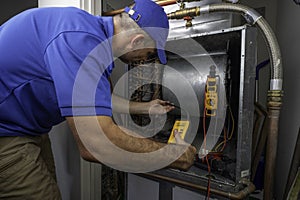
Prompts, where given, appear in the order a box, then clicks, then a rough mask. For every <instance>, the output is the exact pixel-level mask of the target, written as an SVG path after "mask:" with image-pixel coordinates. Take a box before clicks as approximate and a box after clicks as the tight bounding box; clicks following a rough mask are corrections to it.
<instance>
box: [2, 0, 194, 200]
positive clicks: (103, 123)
mask: <svg viewBox="0 0 300 200" xmlns="http://www.w3.org/2000/svg"><path fill="white" fill-rule="evenodd" d="M151 27H154V28H160V29H162V31H157V30H156V31H155V30H154V31H153V30H151ZM167 30H168V20H167V17H166V14H165V13H164V11H163V9H162V8H161V7H160V6H158V5H157V4H155V3H154V2H152V1H150V0H136V2H135V5H134V7H133V8H125V12H124V13H122V14H120V15H117V16H114V17H99V16H92V15H90V14H88V13H86V12H85V11H82V10H79V9H77V8H35V9H30V10H27V11H24V12H22V13H21V14H19V15H17V16H15V17H13V18H12V19H10V20H9V21H7V22H6V23H5V24H3V25H2V26H1V27H0V72H1V73H0V199H1V198H6V199H60V193H59V190H58V188H57V185H56V181H55V175H54V168H53V166H54V165H53V163H52V161H51V160H52V158H51V155H49V154H46V153H45V151H44V147H45V146H48V147H49V146H50V144H49V141H47V140H45V136H47V133H48V132H49V131H50V130H51V128H52V127H53V126H54V125H56V124H59V123H61V122H62V121H64V120H67V122H68V124H69V126H70V128H71V130H72V132H73V134H74V137H75V139H76V141H77V143H78V147H79V151H80V155H81V156H82V157H83V158H84V159H86V160H88V161H92V162H99V163H104V164H107V165H110V166H112V167H117V168H118V169H120V168H119V167H124V169H128V170H129V171H130V169H131V168H132V167H131V163H132V162H134V163H136V164H135V166H146V165H147V164H151V160H150V161H149V159H147V158H145V160H144V159H143V157H142V158H140V157H139V154H143V153H151V152H154V151H158V150H160V149H161V148H164V147H165V146H166V144H162V143H158V142H154V141H152V140H150V139H147V138H141V137H135V136H133V135H132V134H135V133H133V132H131V131H129V130H126V129H121V128H120V127H119V126H117V125H116V124H115V123H114V122H113V120H112V106H111V90H110V84H109V75H110V73H111V71H112V69H113V67H114V65H113V60H114V58H115V57H119V58H120V59H121V60H122V61H124V62H125V63H131V62H141V63H143V62H146V61H147V60H149V59H150V58H153V55H155V56H158V58H159V60H160V62H161V63H162V64H166V57H165V53H164V50H163V47H164V45H165V41H166V39H167V33H168V32H167ZM117 99H118V98H117ZM120 101H123V100H120ZM116 107H119V108H120V109H121V110H122V109H124V108H127V110H130V111H131V112H134V113H145V112H148V110H149V109H150V107H151V108H153V107H154V108H156V110H163V111H164V112H168V111H170V110H172V109H173V107H172V106H170V105H168V104H167V102H165V101H162V100H154V101H151V102H148V103H143V104H142V105H141V104H139V103H133V102H131V103H129V104H128V106H127V107H122V106H116ZM160 112H161V111H160ZM126 132H127V133H126ZM128 133H130V134H128ZM181 142H182V141H181ZM120 150H122V151H124V152H126V153H127V152H130V153H131V154H130V156H129V157H128V159H122V158H125V156H123V155H121V154H120V153H118V152H119V151H120ZM195 151H196V150H195V148H194V147H192V146H186V145H172V146H171V147H168V148H167V149H166V151H164V152H162V153H160V154H158V157H159V159H161V160H166V159H169V162H170V163H169V165H168V167H173V168H178V169H183V170H186V169H188V168H189V167H190V166H191V165H192V163H193V159H194V154H195ZM178 152H179V153H178ZM126 153H125V154H126ZM176 153H177V155H179V156H178V157H177V158H178V159H177V160H176V161H175V160H172V159H170V158H169V156H168V155H170V154H176ZM182 153H183V154H182ZM181 154H182V155H181ZM132 155H136V156H132ZM164 157H166V158H164ZM120 160H122V161H120ZM126 160H129V161H128V162H126ZM162 167H164V166H162Z"/></svg>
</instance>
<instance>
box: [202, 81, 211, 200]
mask: <svg viewBox="0 0 300 200" xmlns="http://www.w3.org/2000/svg"><path fill="white" fill-rule="evenodd" d="M206 84H207V82H206ZM205 105H206V94H204V109H203V137H204V141H203V143H204V150H206V121H205V119H206V112H205V110H206V106H205ZM205 160H206V164H207V170H208V174H209V177H208V182H207V194H206V199H207V200H209V196H210V170H211V169H210V165H209V161H208V154H206V156H205ZM202 161H203V158H202Z"/></svg>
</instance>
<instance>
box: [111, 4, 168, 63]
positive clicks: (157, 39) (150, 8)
mask: <svg viewBox="0 0 300 200" xmlns="http://www.w3.org/2000/svg"><path fill="white" fill-rule="evenodd" d="M115 21H117V22H118V23H117V25H116V23H115V29H117V33H120V32H124V31H126V32H127V34H125V35H126V36H123V38H122V40H123V42H122V41H120V39H119V40H117V41H118V44H117V45H116V46H118V48H121V49H123V52H124V54H123V55H121V56H120V58H121V60H123V61H125V62H132V61H133V62H134V61H137V60H147V59H149V57H151V58H152V57H153V56H154V55H156V56H158V58H159V60H160V62H161V63H162V64H166V62H167V60H166V55H165V50H164V47H165V43H166V40H167V37H168V33H169V21H168V18H167V15H166V13H165V12H164V10H163V8H162V7H161V6H160V5H158V4H156V3H155V2H153V1H151V0H135V4H134V6H133V7H132V8H129V7H126V8H125V9H124V13H122V14H120V15H119V16H118V18H117V19H116V20H115ZM125 37H126V38H125ZM124 50H125V51H124Z"/></svg>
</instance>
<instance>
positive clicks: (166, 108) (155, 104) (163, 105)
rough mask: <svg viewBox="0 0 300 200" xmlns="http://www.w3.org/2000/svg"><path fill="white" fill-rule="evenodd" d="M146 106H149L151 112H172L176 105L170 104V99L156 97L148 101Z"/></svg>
mask: <svg viewBox="0 0 300 200" xmlns="http://www.w3.org/2000/svg"><path fill="white" fill-rule="evenodd" d="M146 107H147V108H148V112H149V114H150V115H151V114H154V115H155V114H165V113H167V112H170V111H171V110H173V109H174V108H175V107H174V106H173V105H171V104H170V102H169V101H163V100H160V99H155V100H152V101H150V102H147V103H146Z"/></svg>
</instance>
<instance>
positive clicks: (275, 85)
mask: <svg viewBox="0 0 300 200" xmlns="http://www.w3.org/2000/svg"><path fill="white" fill-rule="evenodd" d="M270 90H282V79H271V81H270Z"/></svg>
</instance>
